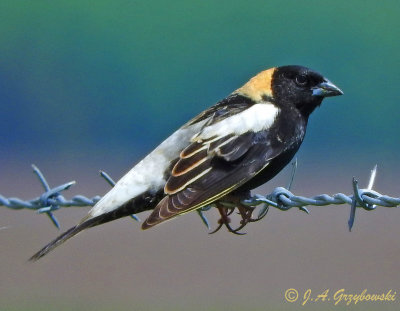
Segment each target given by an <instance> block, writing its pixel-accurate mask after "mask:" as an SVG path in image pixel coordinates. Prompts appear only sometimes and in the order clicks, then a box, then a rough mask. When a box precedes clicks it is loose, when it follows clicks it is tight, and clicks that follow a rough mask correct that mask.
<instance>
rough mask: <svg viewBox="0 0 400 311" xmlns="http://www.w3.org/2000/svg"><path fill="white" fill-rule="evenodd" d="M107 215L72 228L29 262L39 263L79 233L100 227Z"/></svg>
mask: <svg viewBox="0 0 400 311" xmlns="http://www.w3.org/2000/svg"><path fill="white" fill-rule="evenodd" d="M104 216H106V215H100V216H97V217H95V218H92V219H89V220H86V221H84V222H82V223H80V224H78V225H76V226H75V227H72V228H70V229H69V230H67V231H66V232H64V233H63V234H61V235H60V236H59V237H57V238H56V239H54V240H53V241H51V242H50V243H49V244H47V245H46V246H45V247H43V248H42V249H41V250H40V251H38V252H37V253H36V254H35V255H33V256H32V257H31V258H29V261H32V262H33V261H37V260H39V259H40V258H42V257H43V256H45V255H47V254H48V253H50V252H51V251H52V250H53V249H55V248H56V247H57V246H59V245H61V244H63V243H64V242H65V241H67V240H69V239H70V238H72V237H73V236H75V235H77V234H78V233H79V232H81V231H83V230H85V229H88V228H90V227H94V226H96V225H99V224H101V223H103V221H102V220H104V219H102V218H104Z"/></svg>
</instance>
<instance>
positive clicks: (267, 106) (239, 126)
mask: <svg viewBox="0 0 400 311" xmlns="http://www.w3.org/2000/svg"><path fill="white" fill-rule="evenodd" d="M279 111H280V110H279V108H278V107H276V106H275V105H273V104H271V103H268V102H263V103H260V104H255V105H253V106H251V107H250V108H248V109H246V110H244V111H242V112H241V113H238V114H236V115H233V116H231V117H228V118H226V119H224V120H222V121H220V122H218V123H216V124H212V125H210V126H207V127H205V128H204V129H203V130H202V131H201V132H200V133H199V134H197V135H195V136H194V137H193V138H192V141H196V140H198V139H200V140H201V139H204V140H206V139H209V138H211V137H214V136H217V137H223V136H226V135H229V134H232V133H234V134H236V135H241V134H244V133H247V132H249V131H252V132H259V131H262V130H265V129H268V128H269V127H271V125H272V124H273V123H274V121H275V118H276V116H277V115H278V113H279Z"/></svg>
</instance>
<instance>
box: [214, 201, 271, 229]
mask: <svg viewBox="0 0 400 311" xmlns="http://www.w3.org/2000/svg"><path fill="white" fill-rule="evenodd" d="M234 203H235V205H234V207H231V206H232V205H231V204H230V205H227V204H225V203H221V202H217V203H216V204H215V205H216V207H217V209H218V211H219V214H220V215H221V217H220V219H219V220H218V226H217V228H216V229H215V230H213V231H211V232H209V234H214V233H215V232H217V231H219V230H220V229H221V228H222V226H225V227H226V228H227V229H228V231H229V232H231V233H233V234H237V235H244V234H246V233H245V232H240V230H241V229H243V228H244V227H245V226H246V225H247V224H248V223H250V222H256V221H259V220H261V219H263V218H264V217H265V216H266V215H267V212H268V206H267V207H264V209H263V210H262V211H261V212H260V214H259V215H258V217H256V218H253V217H252V215H253V212H254V209H255V208H254V207H253V206H248V205H245V204H241V202H240V201H239V200H234ZM228 206H229V207H228ZM236 208H237V214H239V215H240V216H241V217H242V219H241V220H240V225H239V226H238V227H237V228H232V226H231V225H230V223H231V219H230V218H229V216H230V215H232V213H233V212H234V211H235V209H236Z"/></svg>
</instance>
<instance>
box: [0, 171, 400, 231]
mask: <svg viewBox="0 0 400 311" xmlns="http://www.w3.org/2000/svg"><path fill="white" fill-rule="evenodd" d="M296 166H297V163H296V164H294V170H295V168H296ZM32 168H33V171H34V173H35V174H36V176H37V177H38V179H39V181H40V182H41V184H42V186H43V188H44V190H45V191H44V192H43V194H42V195H40V196H39V197H37V198H35V199H32V200H28V201H25V200H22V199H19V198H6V197H4V196H2V195H1V194H0V206H4V207H6V208H10V209H14V210H21V209H30V210H35V211H37V212H38V213H39V214H46V215H47V216H48V217H49V218H50V219H51V221H52V222H53V224H54V225H55V226H56V227H57V228H60V225H59V222H58V220H57V218H56V217H55V216H54V214H53V212H54V211H56V210H58V209H60V208H65V207H82V206H94V205H95V204H96V203H97V202H98V201H99V200H100V199H101V197H100V196H98V195H97V196H94V197H92V198H88V197H86V196H83V195H76V196H74V197H72V198H71V199H69V200H68V199H66V198H65V197H64V196H63V195H62V194H61V192H62V191H65V190H67V189H69V188H70V187H71V186H72V185H74V184H75V181H71V182H68V183H65V184H62V185H59V186H57V187H54V188H51V187H50V186H49V185H48V183H47V181H46V179H45V177H44V176H43V174H42V173H41V172H40V170H39V169H38V168H37V167H36V166H34V165H32ZM376 170H377V169H376V166H375V168H374V169H373V170H372V171H371V178H370V182H369V186H368V188H367V189H360V188H359V187H358V181H357V180H356V179H355V178H353V194H351V195H346V194H343V193H337V194H334V195H328V194H320V195H316V196H313V197H310V198H308V197H304V196H298V195H295V194H293V193H292V192H290V190H288V189H286V188H284V187H277V188H275V189H274V190H273V191H272V192H271V193H270V194H268V195H266V196H262V195H254V196H253V197H252V198H250V199H248V200H244V201H242V203H243V204H245V205H247V206H253V207H256V206H258V205H260V204H263V207H262V208H261V210H260V211H259V216H262V217H263V216H265V214H266V213H267V211H268V208H269V206H273V207H275V208H277V209H280V210H282V211H286V210H289V209H291V208H293V207H296V208H299V209H300V210H301V211H304V212H306V213H309V211H308V209H307V208H306V206H327V205H342V204H349V205H350V207H351V209H350V217H349V221H348V225H349V229H350V230H351V228H352V227H353V224H354V220H355V211H356V208H357V207H358V208H363V209H365V210H369V211H370V210H374V209H376V207H377V206H381V207H398V206H399V205H400V198H396V197H391V196H388V195H383V194H380V193H378V192H377V191H374V190H372V186H373V183H374V179H375V176H376ZM100 175H101V176H102V177H103V178H104V179H105V180H106V181H107V182H108V183H109V184H110V185H111V186H114V185H115V182H114V181H113V180H112V178H111V177H110V176H108V175H107V174H106V173H105V172H103V171H101V172H100ZM293 175H294V173H293V174H292V177H291V181H290V183H289V185H288V188H289V189H290V186H291V184H292V181H293ZM209 209H210V206H208V207H204V208H202V209H199V210H197V212H198V214H199V216H200V217H201V220H202V221H203V223H204V224H205V225H206V226H207V227H208V228H210V226H209V223H208V220H207V218H206V216H205V215H204V213H203V212H205V211H207V210H209ZM131 216H132V218H134V219H135V220H139V218H138V217H137V216H136V215H131Z"/></svg>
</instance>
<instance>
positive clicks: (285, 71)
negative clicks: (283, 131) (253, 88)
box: [271, 66, 343, 118]
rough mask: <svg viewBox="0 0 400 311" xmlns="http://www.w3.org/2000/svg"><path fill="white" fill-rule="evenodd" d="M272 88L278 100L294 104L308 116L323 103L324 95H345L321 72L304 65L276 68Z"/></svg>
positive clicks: (282, 102)
mask: <svg viewBox="0 0 400 311" xmlns="http://www.w3.org/2000/svg"><path fill="white" fill-rule="evenodd" d="M271 89H272V95H273V97H274V99H275V100H276V101H278V102H279V103H281V104H288V105H294V106H295V107H296V108H297V109H298V110H299V111H300V112H301V114H302V115H304V116H305V117H306V118H308V116H309V115H310V114H311V113H312V112H313V111H314V109H315V108H316V107H318V106H319V105H321V103H322V100H323V99H324V97H328V96H337V95H343V92H342V91H341V90H340V89H339V88H338V87H337V86H336V85H334V84H333V83H332V82H330V81H329V80H328V79H326V78H324V77H323V76H322V75H321V74H319V73H318V72H315V71H313V70H311V69H309V68H306V67H302V66H282V67H277V68H275V70H274V72H273V74H272V81H271Z"/></svg>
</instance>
